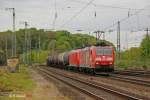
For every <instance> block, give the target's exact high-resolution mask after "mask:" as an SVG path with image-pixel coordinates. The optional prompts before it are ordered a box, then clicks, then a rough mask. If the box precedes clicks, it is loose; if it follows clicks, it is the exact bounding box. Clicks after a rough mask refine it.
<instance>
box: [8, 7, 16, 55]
mask: <svg viewBox="0 0 150 100" xmlns="http://www.w3.org/2000/svg"><path fill="white" fill-rule="evenodd" d="M6 10H10V11H12V12H13V33H14V34H12V57H14V56H16V33H15V8H6Z"/></svg>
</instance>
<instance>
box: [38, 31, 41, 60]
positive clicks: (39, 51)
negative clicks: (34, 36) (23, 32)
mask: <svg viewBox="0 0 150 100" xmlns="http://www.w3.org/2000/svg"><path fill="white" fill-rule="evenodd" d="M38 48H39V49H38V63H40V51H41V37H40V33H39V47H38Z"/></svg>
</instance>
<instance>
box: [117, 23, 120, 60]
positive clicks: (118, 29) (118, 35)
mask: <svg viewBox="0 0 150 100" xmlns="http://www.w3.org/2000/svg"><path fill="white" fill-rule="evenodd" d="M117 59H118V60H119V61H120V21H118V27H117Z"/></svg>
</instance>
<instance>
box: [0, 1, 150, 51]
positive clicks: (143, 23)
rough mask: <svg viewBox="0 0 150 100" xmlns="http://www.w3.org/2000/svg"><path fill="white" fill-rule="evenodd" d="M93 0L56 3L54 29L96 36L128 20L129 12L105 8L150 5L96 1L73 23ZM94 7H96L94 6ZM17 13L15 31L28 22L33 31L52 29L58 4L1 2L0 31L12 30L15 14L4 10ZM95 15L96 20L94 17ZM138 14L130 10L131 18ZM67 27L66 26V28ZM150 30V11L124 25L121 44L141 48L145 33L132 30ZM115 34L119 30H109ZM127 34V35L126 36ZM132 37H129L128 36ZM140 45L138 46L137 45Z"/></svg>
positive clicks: (149, 9)
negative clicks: (94, 32)
mask: <svg viewBox="0 0 150 100" xmlns="http://www.w3.org/2000/svg"><path fill="white" fill-rule="evenodd" d="M89 1H90V0H56V10H57V15H58V17H57V19H56V22H55V29H66V30H68V31H71V32H75V31H76V30H84V31H85V32H93V31H96V30H102V29H104V28H106V27H108V26H110V25H112V24H113V23H115V22H117V21H118V20H121V19H122V18H125V17H127V16H128V11H129V9H118V8H112V7H104V6H102V5H108V6H114V7H121V8H131V9H143V8H144V7H146V6H148V5H150V0H94V1H93V2H92V3H93V4H90V5H89V6H88V7H87V8H86V9H85V10H83V11H82V12H81V13H80V14H78V15H77V16H76V17H75V18H73V19H72V20H71V21H69V22H68V23H66V22H67V21H68V20H70V18H71V17H72V16H73V15H75V14H76V13H77V12H79V11H80V10H81V9H82V8H83V7H84V6H85V5H86V3H88V2H89ZM94 4H95V5H94ZM7 7H9V8H11V7H14V8H15V9H16V29H19V28H23V27H24V26H23V25H22V24H20V22H21V21H28V23H29V25H30V27H36V28H44V29H52V28H53V27H54V26H53V21H54V15H55V11H56V10H55V0H0V31H5V30H8V29H9V30H12V13H11V12H10V11H6V10H5V8H7ZM95 12H96V15H97V16H96V17H95V16H94V13H95ZM135 12H136V10H130V14H133V13H135ZM64 23H66V24H65V25H64ZM146 27H149V28H150V7H148V8H146V10H144V11H143V12H141V13H140V14H139V15H138V16H133V17H131V18H129V19H128V20H127V21H125V22H123V23H121V32H122V34H121V43H122V48H123V46H126V47H127V42H126V40H127V39H126V38H128V41H129V42H130V43H131V44H130V45H129V47H131V46H135V45H136V46H138V45H139V42H140V41H141V39H142V38H143V34H144V33H145V32H136V33H134V34H131V32H129V31H131V30H133V31H134V30H135V31H137V30H139V29H143V28H146ZM110 28H111V29H113V30H114V31H115V30H116V29H117V26H113V27H110ZM125 34H126V35H125ZM129 34H130V35H129ZM106 39H108V40H110V41H112V42H113V43H116V32H113V33H110V34H108V35H106ZM136 42H137V43H136Z"/></svg>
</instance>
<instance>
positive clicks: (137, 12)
mask: <svg viewBox="0 0 150 100" xmlns="http://www.w3.org/2000/svg"><path fill="white" fill-rule="evenodd" d="M148 7H150V5H148V6H145V7H144V8H143V9H142V10H138V11H136V12H135V13H134V14H132V15H130V17H125V18H123V19H121V20H120V23H122V22H124V21H126V20H127V19H129V18H131V17H133V16H135V15H137V14H139V13H141V12H142V11H144V10H145V9H146V8H148ZM117 23H118V22H116V23H113V24H112V25H110V26H108V27H106V28H104V29H103V30H107V29H110V28H111V27H113V26H115V25H117Z"/></svg>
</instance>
